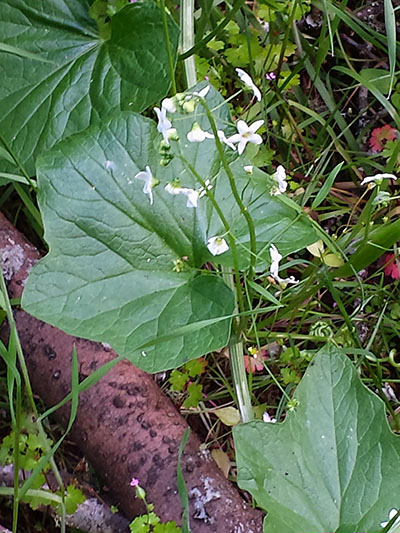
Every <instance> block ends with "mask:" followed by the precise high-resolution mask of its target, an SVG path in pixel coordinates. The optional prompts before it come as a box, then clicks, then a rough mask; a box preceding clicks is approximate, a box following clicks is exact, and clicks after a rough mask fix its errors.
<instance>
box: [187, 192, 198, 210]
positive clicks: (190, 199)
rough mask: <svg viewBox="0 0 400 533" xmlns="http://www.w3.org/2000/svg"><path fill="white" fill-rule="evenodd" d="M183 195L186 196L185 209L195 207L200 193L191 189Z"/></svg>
mask: <svg viewBox="0 0 400 533" xmlns="http://www.w3.org/2000/svg"><path fill="white" fill-rule="evenodd" d="M183 194H185V195H186V196H187V202H186V207H194V208H196V207H197V204H198V201H199V197H200V193H199V191H194V190H193V189H187V191H185V192H184V193H183Z"/></svg>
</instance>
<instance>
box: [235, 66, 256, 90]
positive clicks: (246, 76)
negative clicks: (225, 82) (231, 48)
mask: <svg viewBox="0 0 400 533" xmlns="http://www.w3.org/2000/svg"><path fill="white" fill-rule="evenodd" d="M235 70H236V72H237V73H238V75H239V78H240V79H241V81H242V82H243V83H244V84H245V85H247V86H249V87H250V86H251V85H253V80H252V79H251V77H250V75H249V74H247V72H245V71H244V70H243V69H241V68H235Z"/></svg>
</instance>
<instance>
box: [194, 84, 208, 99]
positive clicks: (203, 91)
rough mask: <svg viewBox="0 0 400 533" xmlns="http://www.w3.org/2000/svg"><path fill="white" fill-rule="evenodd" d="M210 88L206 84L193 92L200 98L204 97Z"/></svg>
mask: <svg viewBox="0 0 400 533" xmlns="http://www.w3.org/2000/svg"><path fill="white" fill-rule="evenodd" d="M209 90H210V86H209V85H207V86H206V87H204V89H201V91H199V92H198V93H194V94H195V95H196V96H200V98H205V97H206V96H207V94H208V91H209Z"/></svg>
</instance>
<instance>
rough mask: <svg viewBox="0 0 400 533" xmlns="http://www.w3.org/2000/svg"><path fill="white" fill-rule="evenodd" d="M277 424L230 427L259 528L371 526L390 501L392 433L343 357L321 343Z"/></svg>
mask: <svg viewBox="0 0 400 533" xmlns="http://www.w3.org/2000/svg"><path fill="white" fill-rule="evenodd" d="M295 398H296V399H297V400H298V401H299V405H298V407H297V408H296V409H295V411H294V412H288V414H287V417H286V420H285V422H283V423H282V424H270V423H267V424H266V423H263V422H259V421H255V422H251V423H249V424H244V425H241V426H238V427H237V428H235V446H236V452H237V461H238V467H239V484H240V486H241V487H242V488H244V489H246V490H248V491H249V492H251V493H252V494H253V495H254V497H255V498H256V500H257V502H258V504H259V505H260V506H261V507H263V508H264V509H265V510H267V511H268V516H267V518H266V519H265V524H264V531H265V532H266V533H267V532H268V533H304V531H307V532H308V533H321V532H322V531H323V532H327V531H330V532H338V533H339V532H340V533H352V532H353V533H359V532H360V531H363V532H365V533H368V532H369V533H376V532H377V531H381V529H382V527H381V525H380V524H381V523H382V522H385V521H387V520H388V514H389V511H390V510H391V509H392V508H396V509H398V508H399V506H400V500H399V490H398V488H399V479H400V439H399V438H398V437H396V436H395V435H394V434H393V433H392V432H391V430H390V428H389V425H388V423H387V420H386V418H385V412H384V406H383V402H382V401H381V400H380V399H379V398H378V397H377V396H376V395H375V394H373V393H372V392H370V391H369V390H368V389H367V388H366V387H365V386H364V385H363V384H362V382H361V380H360V378H359V375H358V373H357V372H356V370H355V369H354V367H353V365H352V364H351V362H350V361H349V359H348V358H347V357H346V356H345V355H344V354H343V353H342V352H341V351H340V350H338V349H337V348H334V347H326V348H324V349H322V350H321V351H320V352H319V353H318V354H317V355H316V357H315V359H314V360H313V362H312V363H311V364H310V366H309V368H308V369H307V372H306V374H305V375H304V377H303V379H302V381H301V383H300V384H299V385H298V387H297V389H296V393H295Z"/></svg>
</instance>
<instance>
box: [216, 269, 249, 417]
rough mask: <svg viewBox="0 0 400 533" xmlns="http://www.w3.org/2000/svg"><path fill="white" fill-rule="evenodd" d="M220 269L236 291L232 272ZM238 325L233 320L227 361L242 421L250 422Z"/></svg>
mask: <svg viewBox="0 0 400 533" xmlns="http://www.w3.org/2000/svg"><path fill="white" fill-rule="evenodd" d="M221 271H222V277H223V280H224V281H225V283H226V284H227V285H228V287H229V288H230V289H232V291H233V292H234V293H235V292H236V293H237V289H236V290H235V281H234V279H233V274H232V272H231V271H230V270H229V269H228V268H226V267H224V266H221ZM240 290H241V287H240ZM237 301H238V299H236V300H235V312H236V313H237V312H238V309H237ZM238 326H239V322H238V321H235V322H234V327H233V328H232V333H231V336H230V339H229V361H230V364H231V370H232V379H233V384H234V388H235V391H236V397H237V403H238V406H239V411H240V416H241V418H242V422H250V420H252V419H253V408H252V406H251V397H250V392H249V386H248V383H247V375H246V369H245V367H244V357H243V342H242V340H241V339H240V334H241V332H240V330H239V328H238Z"/></svg>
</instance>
